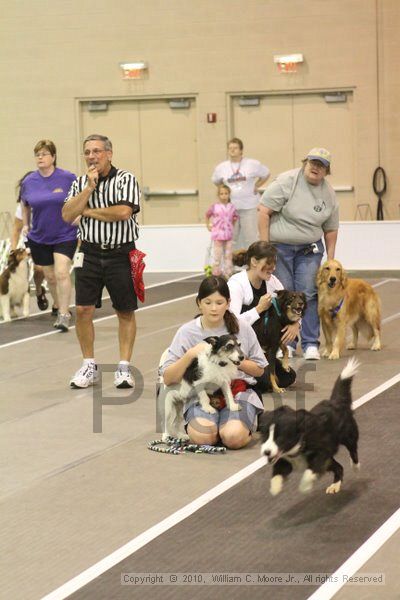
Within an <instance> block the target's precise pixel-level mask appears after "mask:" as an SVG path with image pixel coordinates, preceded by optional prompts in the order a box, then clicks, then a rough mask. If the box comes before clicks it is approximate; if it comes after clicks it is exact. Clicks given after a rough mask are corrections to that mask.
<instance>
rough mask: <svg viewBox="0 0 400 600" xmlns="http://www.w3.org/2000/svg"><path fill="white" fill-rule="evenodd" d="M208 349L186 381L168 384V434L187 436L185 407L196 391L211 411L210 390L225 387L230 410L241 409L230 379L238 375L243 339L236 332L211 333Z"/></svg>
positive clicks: (199, 356) (166, 399)
mask: <svg viewBox="0 0 400 600" xmlns="http://www.w3.org/2000/svg"><path fill="white" fill-rule="evenodd" d="M204 341H205V342H207V344H208V345H207V347H206V348H205V350H203V351H202V352H200V353H199V355H198V356H197V357H196V358H195V359H194V360H193V361H192V362H191V363H190V365H189V366H188V368H187V369H186V371H185V373H184V375H183V378H182V381H181V382H180V383H179V384H178V385H175V386H166V388H165V428H164V429H165V433H164V434H163V440H164V441H165V440H166V439H167V438H168V437H170V436H171V437H178V438H183V439H187V438H188V436H187V434H186V432H185V430H184V419H183V408H184V404H185V401H186V400H188V399H189V397H190V396H191V394H192V393H193V392H194V391H195V392H196V394H197V395H198V397H199V403H200V405H201V408H202V409H203V410H204V411H205V412H207V413H210V414H212V413H215V412H216V409H215V408H213V407H212V406H211V404H210V398H209V396H208V394H214V393H215V392H216V391H217V390H218V389H221V391H222V394H223V396H224V398H225V401H226V405H227V406H228V407H229V410H232V411H236V410H240V405H239V404H237V403H236V402H235V401H234V398H233V394H232V390H231V386H230V383H231V381H233V380H234V379H235V378H236V377H237V369H238V366H239V365H240V363H241V362H242V360H243V359H244V355H243V352H242V350H241V348H240V342H239V341H238V340H237V338H236V337H235V336H234V335H231V334H228V335H221V336H219V337H208V338H206V339H205V340H204Z"/></svg>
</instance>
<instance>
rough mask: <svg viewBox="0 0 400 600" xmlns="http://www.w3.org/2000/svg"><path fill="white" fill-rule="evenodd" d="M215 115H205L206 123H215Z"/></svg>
mask: <svg viewBox="0 0 400 600" xmlns="http://www.w3.org/2000/svg"><path fill="white" fill-rule="evenodd" d="M216 122H217V113H207V123H216Z"/></svg>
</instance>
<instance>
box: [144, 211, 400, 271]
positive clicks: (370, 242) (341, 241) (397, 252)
mask: <svg viewBox="0 0 400 600" xmlns="http://www.w3.org/2000/svg"><path fill="white" fill-rule="evenodd" d="M209 243H210V234H209V232H208V231H207V229H206V227H205V226H204V225H159V226H150V225H148V226H142V227H141V228H140V238H139V240H138V244H137V245H138V248H140V250H142V251H143V252H146V254H147V256H146V259H145V262H146V270H147V271H148V272H149V271H202V270H203V267H204V264H205V258H206V250H207V247H208V245H209ZM336 257H337V258H338V260H340V261H341V262H342V263H343V264H344V266H345V267H346V269H348V270H400V221H343V222H341V223H340V230H339V237H338V244H337V251H336Z"/></svg>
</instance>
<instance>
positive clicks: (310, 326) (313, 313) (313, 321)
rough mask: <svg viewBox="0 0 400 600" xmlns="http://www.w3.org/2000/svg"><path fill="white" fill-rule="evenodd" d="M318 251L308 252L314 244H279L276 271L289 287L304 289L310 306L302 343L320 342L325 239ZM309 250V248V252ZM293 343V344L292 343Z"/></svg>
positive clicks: (276, 245) (307, 310)
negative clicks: (319, 278) (320, 282)
mask: <svg viewBox="0 0 400 600" xmlns="http://www.w3.org/2000/svg"><path fill="white" fill-rule="evenodd" d="M316 244H317V246H318V253H316V254H314V253H313V252H312V251H310V252H307V249H309V248H310V244H275V247H276V249H277V251H278V260H277V263H276V270H275V275H276V276H277V277H278V279H279V280H280V282H281V283H282V285H283V287H284V288H285V290H292V291H295V292H304V293H305V295H306V299H307V308H306V311H305V313H304V317H303V318H302V322H301V347H302V350H303V352H304V351H305V350H306V349H307V348H308V347H309V346H316V347H317V348H318V346H319V334H320V326H319V317H318V298H317V284H316V277H317V272H318V269H319V267H320V265H321V261H322V257H323V254H324V250H325V249H324V245H323V243H322V240H319V241H318V242H316ZM305 251H306V252H305ZM290 345H292V344H290Z"/></svg>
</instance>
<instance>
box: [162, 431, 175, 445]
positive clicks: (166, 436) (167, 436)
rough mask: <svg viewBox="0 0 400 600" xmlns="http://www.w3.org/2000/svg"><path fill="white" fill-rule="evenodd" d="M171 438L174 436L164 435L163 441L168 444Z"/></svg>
mask: <svg viewBox="0 0 400 600" xmlns="http://www.w3.org/2000/svg"><path fill="white" fill-rule="evenodd" d="M170 437H173V436H171V435H169V433H163V434H162V438H161V439H162V441H163V442H164V443H166V442H168V440H169V438H170Z"/></svg>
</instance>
